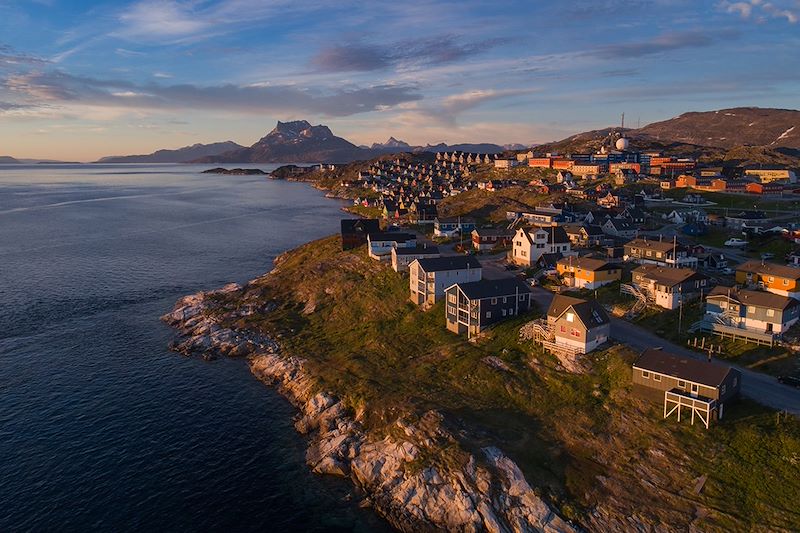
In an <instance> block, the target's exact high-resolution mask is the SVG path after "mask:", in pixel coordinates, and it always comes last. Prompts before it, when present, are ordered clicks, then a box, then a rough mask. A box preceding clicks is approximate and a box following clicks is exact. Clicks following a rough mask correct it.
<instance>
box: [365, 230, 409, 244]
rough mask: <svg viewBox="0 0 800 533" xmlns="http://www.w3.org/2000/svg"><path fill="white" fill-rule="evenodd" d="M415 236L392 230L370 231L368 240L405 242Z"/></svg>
mask: <svg viewBox="0 0 800 533" xmlns="http://www.w3.org/2000/svg"><path fill="white" fill-rule="evenodd" d="M416 238H417V236H416V235H414V234H413V233H400V232H399V231H398V232H394V231H384V232H377V233H374V232H373V233H370V234H369V240H370V241H395V242H406V241H413V240H414V239H416Z"/></svg>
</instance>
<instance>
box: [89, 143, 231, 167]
mask: <svg viewBox="0 0 800 533" xmlns="http://www.w3.org/2000/svg"><path fill="white" fill-rule="evenodd" d="M241 148H244V147H243V146H241V145H238V144H236V143H235V142H233V141H224V142H217V143H212V144H200V143H197V144H193V145H191V146H184V147H183V148H178V149H176V150H158V151H156V152H153V153H151V154H144V155H124V156H109V157H103V158H101V159H98V160H97V161H95V162H96V163H188V162H190V161H193V160H195V159H200V158H203V157H207V156H215V155H219V154H222V153H225V152H229V151H231V150H238V149H241ZM237 162H238V161H237Z"/></svg>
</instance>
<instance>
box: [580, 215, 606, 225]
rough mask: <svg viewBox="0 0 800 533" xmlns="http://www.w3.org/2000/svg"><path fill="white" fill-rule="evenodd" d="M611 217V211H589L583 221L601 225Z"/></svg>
mask: <svg viewBox="0 0 800 533" xmlns="http://www.w3.org/2000/svg"><path fill="white" fill-rule="evenodd" d="M609 218H611V213H609V212H608V211H589V212H588V213H587V214H586V217H584V219H583V221H584V222H586V223H587V224H594V225H596V226H601V225H602V224H603V223H604V222H605V221H606V220H608V219H609Z"/></svg>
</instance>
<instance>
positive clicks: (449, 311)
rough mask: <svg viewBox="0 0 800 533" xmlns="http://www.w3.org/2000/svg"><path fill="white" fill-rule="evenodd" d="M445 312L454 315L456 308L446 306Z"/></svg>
mask: <svg viewBox="0 0 800 533" xmlns="http://www.w3.org/2000/svg"><path fill="white" fill-rule="evenodd" d="M447 312H448V313H450V314H451V315H455V314H456V308H455V306H452V305H448V306H447Z"/></svg>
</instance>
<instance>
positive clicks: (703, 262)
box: [697, 252, 728, 270]
mask: <svg viewBox="0 0 800 533" xmlns="http://www.w3.org/2000/svg"><path fill="white" fill-rule="evenodd" d="M697 266H698V267H700V268H705V269H706V270H725V269H726V268H728V259H727V258H726V257H725V255H723V254H719V253H711V252H703V253H699V254H697Z"/></svg>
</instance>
